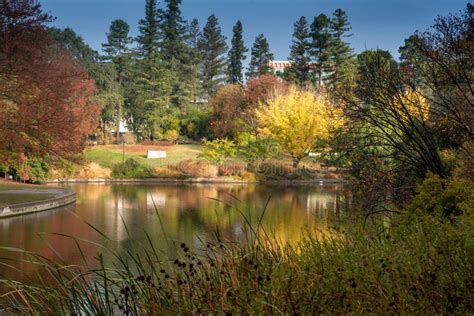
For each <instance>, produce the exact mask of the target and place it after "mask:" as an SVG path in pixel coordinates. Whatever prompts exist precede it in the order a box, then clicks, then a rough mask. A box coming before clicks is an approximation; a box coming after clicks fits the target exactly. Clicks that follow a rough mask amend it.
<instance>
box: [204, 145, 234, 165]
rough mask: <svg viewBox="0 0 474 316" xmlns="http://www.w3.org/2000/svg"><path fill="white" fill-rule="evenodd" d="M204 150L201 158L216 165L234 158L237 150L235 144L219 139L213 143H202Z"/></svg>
mask: <svg viewBox="0 0 474 316" xmlns="http://www.w3.org/2000/svg"><path fill="white" fill-rule="evenodd" d="M204 145H205V148H204V149H203V151H202V154H201V156H202V157H203V158H204V159H206V160H207V161H210V162H214V163H217V164H219V165H220V164H222V163H224V162H225V161H226V160H227V159H229V158H235V156H236V155H237V148H236V146H235V143H234V142H233V141H231V140H228V139H227V138H220V139H216V140H213V141H207V142H204Z"/></svg>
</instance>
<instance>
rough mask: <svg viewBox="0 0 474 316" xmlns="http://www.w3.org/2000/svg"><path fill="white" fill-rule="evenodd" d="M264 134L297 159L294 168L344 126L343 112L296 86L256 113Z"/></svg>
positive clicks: (319, 95) (261, 106) (319, 96)
mask: <svg viewBox="0 0 474 316" xmlns="http://www.w3.org/2000/svg"><path fill="white" fill-rule="evenodd" d="M256 117H257V119H258V122H259V126H260V133H262V134H263V135H265V136H270V137H272V138H273V139H275V140H276V141H278V143H279V144H280V146H281V148H282V150H283V151H284V152H287V153H288V154H290V155H291V156H292V158H293V167H295V168H296V167H298V164H299V162H300V161H301V159H302V158H303V157H305V156H306V155H307V154H308V152H309V151H310V150H311V149H313V148H314V146H315V144H316V142H317V141H319V140H326V139H328V138H329V136H330V133H331V130H332V129H334V128H337V127H339V126H341V125H342V111H341V110H340V109H338V108H336V107H335V106H334V105H333V104H332V103H331V102H330V101H329V98H328V97H327V96H326V95H325V94H323V93H318V94H316V93H315V92H313V91H311V90H300V89H298V88H296V87H294V86H292V87H290V88H289V89H288V90H287V91H284V92H283V91H282V92H278V91H277V92H275V94H274V95H273V96H272V97H271V98H270V100H267V104H261V105H260V106H259V107H258V108H257V110H256Z"/></svg>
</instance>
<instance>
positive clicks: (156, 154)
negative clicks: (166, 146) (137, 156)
mask: <svg viewBox="0 0 474 316" xmlns="http://www.w3.org/2000/svg"><path fill="white" fill-rule="evenodd" d="M146 158H147V159H156V158H166V151H164V150H149V151H148V153H147V155H146Z"/></svg>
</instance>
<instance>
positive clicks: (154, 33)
mask: <svg viewBox="0 0 474 316" xmlns="http://www.w3.org/2000/svg"><path fill="white" fill-rule="evenodd" d="M138 25H139V27H138V30H139V32H140V35H139V36H138V37H137V42H138V45H139V52H140V55H142V57H143V58H146V57H150V56H151V55H153V54H154V53H155V52H157V51H158V49H159V46H158V45H159V40H160V34H159V20H158V8H157V3H156V0H146V4H145V18H144V19H141V20H140V21H139V22H138Z"/></svg>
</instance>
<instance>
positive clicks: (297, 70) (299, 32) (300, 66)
mask: <svg viewBox="0 0 474 316" xmlns="http://www.w3.org/2000/svg"><path fill="white" fill-rule="evenodd" d="M309 36H310V34H309V26H308V22H307V21H306V18H305V17H304V16H302V17H301V18H300V19H299V20H298V21H296V23H295V24H294V32H293V44H292V45H291V46H290V57H289V58H288V59H289V60H290V61H291V67H290V68H289V69H288V74H287V77H288V79H289V80H290V81H293V82H295V83H296V84H298V85H300V86H304V85H305V84H306V83H307V82H308V80H309V77H310V54H309V49H310V43H309Z"/></svg>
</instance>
